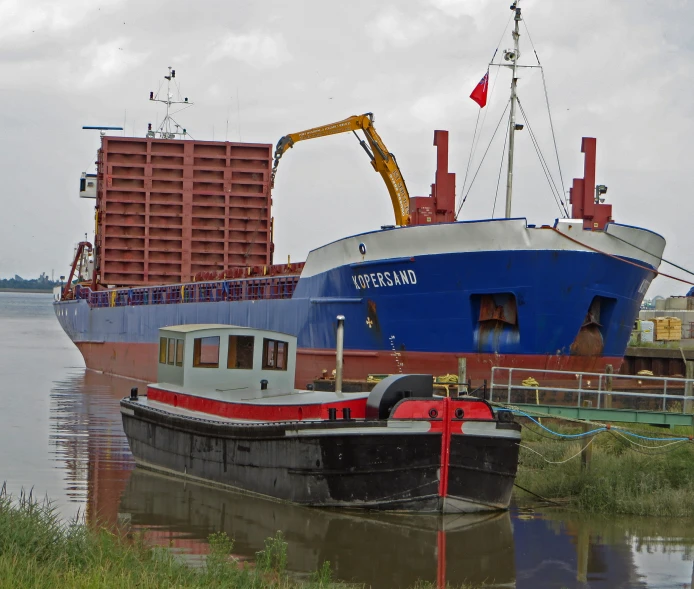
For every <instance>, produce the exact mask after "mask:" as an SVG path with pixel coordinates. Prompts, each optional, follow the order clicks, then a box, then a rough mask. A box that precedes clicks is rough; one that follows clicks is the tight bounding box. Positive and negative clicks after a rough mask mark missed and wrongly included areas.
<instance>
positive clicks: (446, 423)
mask: <svg viewBox="0 0 694 589" xmlns="http://www.w3.org/2000/svg"><path fill="white" fill-rule="evenodd" d="M441 409H442V413H443V415H442V416H441V418H442V424H443V431H442V432H441V472H440V474H439V497H445V496H446V495H448V466H449V463H450V458H451V400H450V399H449V398H448V397H444V399H443V403H441Z"/></svg>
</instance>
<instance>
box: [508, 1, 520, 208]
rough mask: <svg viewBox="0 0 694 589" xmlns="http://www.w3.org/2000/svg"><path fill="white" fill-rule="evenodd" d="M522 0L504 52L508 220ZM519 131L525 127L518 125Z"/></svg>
mask: <svg viewBox="0 0 694 589" xmlns="http://www.w3.org/2000/svg"><path fill="white" fill-rule="evenodd" d="M519 2H520V0H516V1H515V2H514V3H513V4H512V5H511V10H513V11H515V13H516V14H515V16H514V21H515V23H514V28H513V49H507V50H506V51H504V59H505V60H506V61H510V62H511V64H510V65H509V66H507V67H510V68H511V72H512V77H511V109H510V114H509V125H508V171H507V173H506V218H507V219H508V218H510V217H511V196H512V194H513V149H514V146H515V133H516V130H517V128H516V102H517V94H516V82H517V81H518V78H517V77H516V69H517V63H518V58H519V57H520V50H519V48H518V39H519V37H520V32H519V30H518V29H519V25H520V21H521V9H520V7H519V6H518V4H519ZM518 128H519V129H522V128H523V127H522V126H521V125H518Z"/></svg>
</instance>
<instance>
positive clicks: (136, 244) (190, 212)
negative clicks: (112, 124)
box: [96, 137, 273, 286]
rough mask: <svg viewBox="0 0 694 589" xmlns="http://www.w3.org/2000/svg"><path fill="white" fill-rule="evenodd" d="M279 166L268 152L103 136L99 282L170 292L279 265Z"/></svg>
mask: <svg viewBox="0 0 694 589" xmlns="http://www.w3.org/2000/svg"><path fill="white" fill-rule="evenodd" d="M271 158H272V146H271V145H268V144H257V143H230V142H220V141H195V140H171V139H159V138H136V137H102V139H101V149H100V150H99V154H98V162H97V163H98V170H97V184H98V187H97V202H96V208H97V215H98V216H97V236H96V248H97V249H96V272H97V280H98V281H99V282H100V283H101V284H104V285H117V286H136V285H152V284H171V283H179V282H190V281H192V280H193V279H194V276H195V275H196V274H199V273H204V272H220V271H224V270H228V269H231V268H238V267H245V266H265V265H269V264H271V263H272V249H273V246H272V227H271V224H272V221H271V217H270V205H271V199H270V188H269V171H270V165H271Z"/></svg>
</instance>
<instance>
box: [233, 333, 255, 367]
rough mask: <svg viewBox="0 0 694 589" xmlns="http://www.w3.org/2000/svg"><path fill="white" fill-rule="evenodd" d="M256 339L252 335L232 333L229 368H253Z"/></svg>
mask: <svg viewBox="0 0 694 589" xmlns="http://www.w3.org/2000/svg"><path fill="white" fill-rule="evenodd" d="M254 341H255V338H254V337H253V336H252V335H230V336H229V352H228V354H227V368H236V369H241V370H252V369H253V342H254Z"/></svg>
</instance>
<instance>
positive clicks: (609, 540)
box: [0, 293, 694, 589]
mask: <svg viewBox="0 0 694 589" xmlns="http://www.w3.org/2000/svg"><path fill="white" fill-rule="evenodd" d="M51 303H52V295H50V294H46V295H44V294H14V293H0V334H1V337H0V381H1V382H2V390H1V391H0V449H1V450H0V482H1V481H5V483H6V485H7V489H8V491H9V492H10V493H12V494H17V493H19V492H20V491H21V490H22V489H23V490H29V489H32V490H33V493H34V495H37V496H48V497H50V498H51V499H52V500H53V501H54V503H55V505H56V507H57V509H59V510H60V512H61V513H62V514H63V515H64V516H65V517H74V516H75V515H78V514H79V515H81V516H84V517H86V518H87V520H88V521H90V522H94V521H101V522H104V523H107V524H115V523H119V524H122V525H126V526H130V527H131V528H133V529H136V530H140V531H142V532H143V533H144V534H145V536H146V538H147V539H148V540H149V541H150V542H153V543H158V544H161V545H165V546H170V547H172V549H173V550H176V551H178V552H179V553H180V554H181V555H182V557H184V558H186V559H188V560H190V561H191V562H198V561H199V559H200V558H201V555H202V554H204V553H205V538H207V536H208V535H209V534H210V533H212V532H215V531H220V530H223V531H226V532H227V533H228V534H229V536H230V537H231V538H233V539H234V553H235V554H236V555H237V556H238V557H239V558H243V559H253V557H254V554H255V553H256V552H257V551H258V550H261V549H262V548H263V543H264V540H265V539H266V538H268V537H269V536H273V535H274V534H275V533H276V532H277V531H278V530H281V531H282V533H283V534H284V537H285V538H286V539H287V541H288V545H289V546H288V568H289V569H290V571H292V572H294V573H297V574H300V575H301V574H305V573H309V572H311V571H314V570H316V569H317V568H319V567H320V566H321V564H322V563H323V562H324V561H326V560H327V561H330V563H331V565H332V568H333V570H334V571H335V576H336V578H338V579H340V580H345V581H354V582H358V583H363V584H365V585H366V586H367V587H368V586H371V587H374V588H375V589H390V588H401V587H403V588H404V587H409V586H411V585H413V584H414V583H415V582H416V581H417V580H418V579H422V580H426V581H432V582H438V583H440V584H441V586H443V582H444V580H445V581H447V582H448V583H450V584H451V585H452V586H456V585H459V584H461V583H464V582H465V583H468V584H470V585H473V586H476V585H478V584H482V583H486V585H485V586H488V587H518V588H519V589H521V588H523V589H525V588H528V589H530V588H532V589H537V588H544V587H548V588H549V587H551V588H560V587H566V588H574V587H576V588H587V587H590V588H606V589H607V588H610V589H613V588H622V587H623V588H647V587H648V588H651V587H653V588H685V587H687V588H690V587H694V585H693V584H692V583H693V576H694V575H693V572H692V571H693V567H692V565H693V561H692V559H693V555H694V549H693V547H694V521H691V520H680V521H671V520H661V519H645V518H620V517H583V516H580V515H578V514H576V513H571V512H560V511H556V510H551V509H550V510H527V509H518V508H515V509H512V510H511V511H510V512H509V513H504V514H498V515H491V516H489V515H485V516H474V517H468V516H454V517H446V518H436V517H428V516H418V517H401V516H398V517H394V516H390V517H389V516H384V515H381V516H366V515H364V516H357V515H352V514H345V513H340V512H333V511H324V510H315V509H307V508H302V507H294V506H290V505H286V504H282V503H276V502H273V501H267V500H263V499H259V498H256V497H248V496H244V495H240V494H235V493H232V492H226V491H220V490H217V489H213V488H208V487H205V486H199V485H195V484H191V483H186V482H183V481H180V480H177V479H170V478H166V477H163V476H159V475H156V474H152V473H150V472H145V471H141V470H139V469H136V468H135V466H134V463H133V459H132V456H131V455H130V452H129V450H128V444H127V441H126V439H125V437H124V435H123V432H122V429H121V422H120V413H119V410H118V401H119V399H120V398H122V397H124V396H126V395H127V393H128V391H129V390H130V387H131V386H133V385H137V384H140V386H141V383H134V382H133V381H129V380H126V379H122V378H116V377H111V376H106V375H102V374H98V373H94V372H91V371H87V370H85V368H84V363H83V361H82V357H81V356H80V354H79V352H78V351H77V349H76V348H75V347H74V346H73V344H72V343H71V342H70V340H69V339H68V338H67V336H66V335H65V334H64V333H63V331H62V329H61V328H60V326H59V325H58V322H57V320H56V319H55V317H54V314H53V309H52V306H51Z"/></svg>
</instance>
